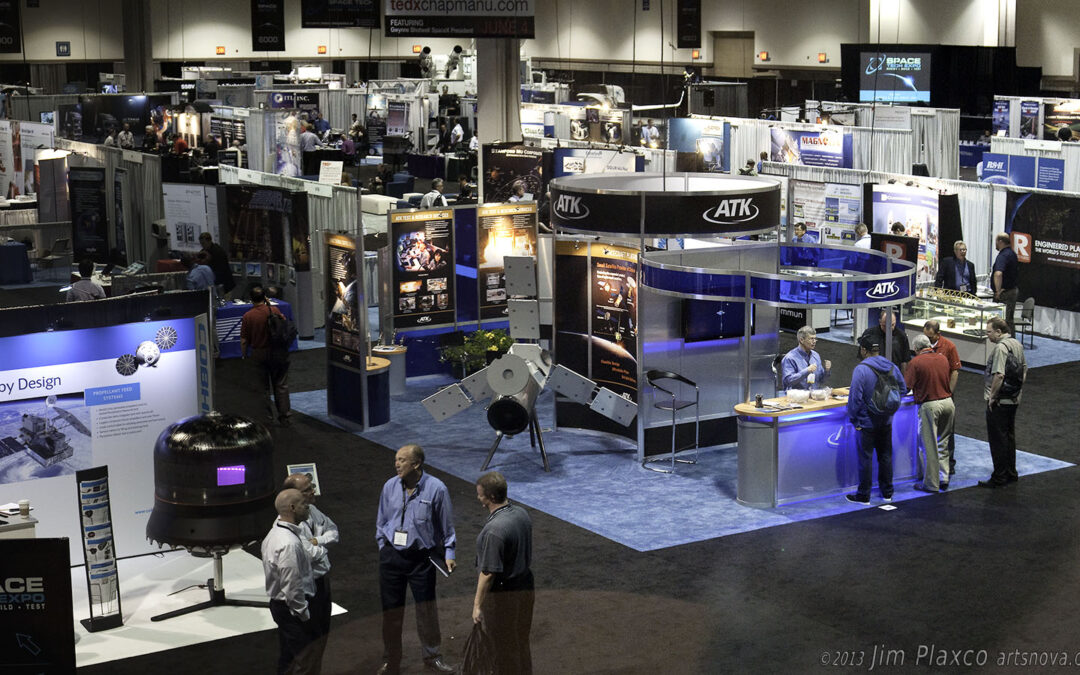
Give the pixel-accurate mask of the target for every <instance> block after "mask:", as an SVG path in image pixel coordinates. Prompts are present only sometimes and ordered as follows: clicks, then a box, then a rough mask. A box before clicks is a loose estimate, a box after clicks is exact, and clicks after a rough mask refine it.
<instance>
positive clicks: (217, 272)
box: [199, 232, 236, 297]
mask: <svg viewBox="0 0 1080 675" xmlns="http://www.w3.org/2000/svg"><path fill="white" fill-rule="evenodd" d="M199 245H200V246H202V249H203V250H204V251H206V253H207V254H208V255H209V256H210V269H212V270H214V284H215V285H217V286H220V288H218V293H219V297H225V295H226V294H228V293H229V292H230V291H232V289H234V288H236V282H235V281H234V280H233V275H232V268H231V267H229V255H228V254H227V253H225V249H223V248H222V247H221V244H218V243H217V242H215V241H214V237H213V235H211V234H210V233H209V232H203V233H202V234H200V235H199Z"/></svg>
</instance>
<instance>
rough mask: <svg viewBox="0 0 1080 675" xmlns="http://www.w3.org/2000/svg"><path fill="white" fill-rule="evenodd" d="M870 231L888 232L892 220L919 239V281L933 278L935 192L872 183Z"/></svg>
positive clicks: (935, 243)
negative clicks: (872, 213)
mask: <svg viewBox="0 0 1080 675" xmlns="http://www.w3.org/2000/svg"><path fill="white" fill-rule="evenodd" d="M873 187H874V219H873V230H874V232H889V231H890V229H891V225H892V224H893V223H897V222H898V223H902V224H903V225H904V234H905V235H907V236H909V237H918V238H919V267H918V272H917V275H916V279H917V281H919V282H927V281H933V280H934V277H935V275H936V274H937V269H938V263H939V262H940V261H939V260H938V235H939V232H938V195H937V193H936V192H931V191H930V190H925V189H920V188H909V187H906V186H900V185H874V186H873Z"/></svg>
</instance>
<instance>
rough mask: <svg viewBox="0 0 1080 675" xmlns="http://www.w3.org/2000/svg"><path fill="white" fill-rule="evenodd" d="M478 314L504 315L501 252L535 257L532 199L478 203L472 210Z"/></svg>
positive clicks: (535, 236) (484, 315)
mask: <svg viewBox="0 0 1080 675" xmlns="http://www.w3.org/2000/svg"><path fill="white" fill-rule="evenodd" d="M476 238H477V244H476V250H477V259H478V260H477V266H478V270H477V280H478V281H479V283H478V284H477V287H478V288H479V291H480V318H481V319H503V318H505V317H506V316H507V313H508V312H507V306H506V273H505V265H504V264H503V258H504V257H505V256H508V255H510V256H523V255H527V256H532V257H533V258H535V257H536V240H537V225H536V203H535V202H530V203H528V204H498V205H492V206H480V207H478V208H477V210H476Z"/></svg>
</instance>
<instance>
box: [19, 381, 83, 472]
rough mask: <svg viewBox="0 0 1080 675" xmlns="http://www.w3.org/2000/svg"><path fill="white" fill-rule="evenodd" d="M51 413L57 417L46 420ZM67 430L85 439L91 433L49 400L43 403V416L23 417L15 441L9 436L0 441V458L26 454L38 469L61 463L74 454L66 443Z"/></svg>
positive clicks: (73, 416)
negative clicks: (17, 453) (21, 452)
mask: <svg viewBox="0 0 1080 675" xmlns="http://www.w3.org/2000/svg"><path fill="white" fill-rule="evenodd" d="M50 410H51V411H53V412H54V413H56V414H55V416H53V417H49V411H50ZM66 429H74V430H75V431H78V432H79V433H81V434H83V435H85V436H89V435H90V430H89V429H87V428H86V425H85V424H83V423H82V422H81V421H80V420H79V418H78V417H75V415H73V414H71V413H70V412H68V411H67V410H64V409H63V408H58V407H57V406H56V397H55V396H49V397H48V398H46V399H45V411H44V413H43V414H41V415H34V414H32V413H23V416H22V426H21V427H20V428H19V437H18V438H13V437H11V436H8V437H6V438H2V439H0V457H2V456H5V455H13V454H15V453H16V452H19V451H22V450H25V451H26V454H27V455H29V456H30V457H33V458H34V459H35V460H36V461H37V463H38V464H40V465H41V466H52V465H53V464H56V463H58V462H62V461H64V460H65V459H69V458H70V457H71V456H72V455H73V454H74V453H75V450H74V448H72V447H71V442H70V441H68V435H67V433H65V430H66Z"/></svg>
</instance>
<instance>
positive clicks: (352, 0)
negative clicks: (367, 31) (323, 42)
mask: <svg viewBox="0 0 1080 675" xmlns="http://www.w3.org/2000/svg"><path fill="white" fill-rule="evenodd" d="M300 27H301V28H378V27H379V3H378V0H301V1H300Z"/></svg>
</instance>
